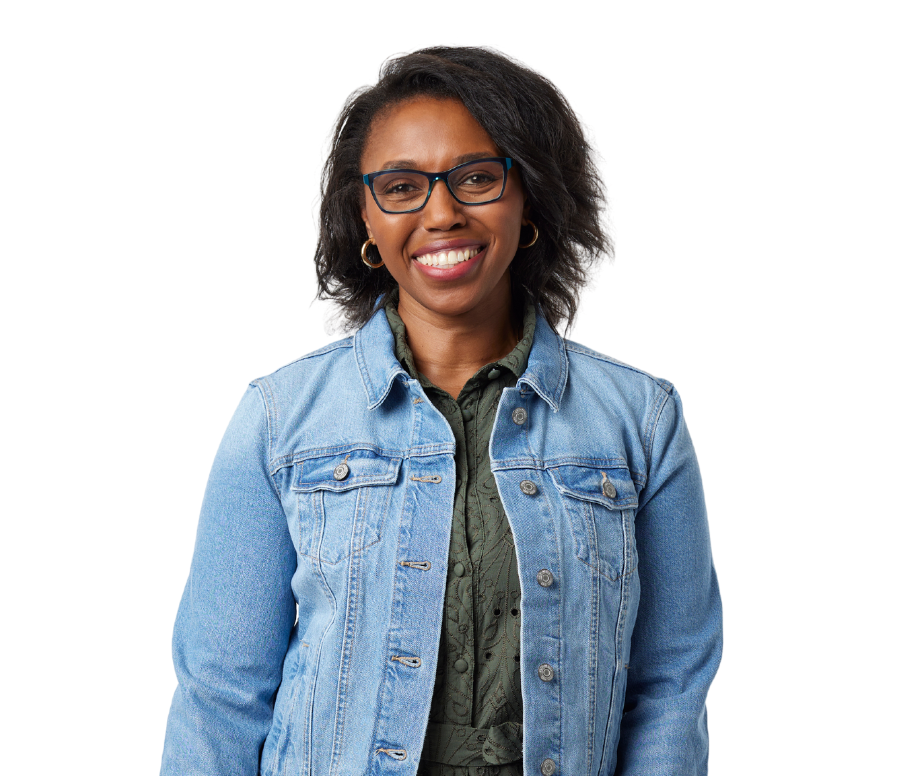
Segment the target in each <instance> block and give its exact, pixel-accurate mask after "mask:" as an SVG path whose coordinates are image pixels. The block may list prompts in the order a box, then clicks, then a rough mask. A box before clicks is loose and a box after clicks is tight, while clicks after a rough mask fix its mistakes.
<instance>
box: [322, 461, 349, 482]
mask: <svg viewBox="0 0 920 776" xmlns="http://www.w3.org/2000/svg"><path fill="white" fill-rule="evenodd" d="M327 471H328V469H327ZM348 471H349V469H348V464H347V463H340V464H339V465H338V466H336V467H335V468H334V469H333V470H332V476H333V477H334V478H335V479H336V480H339V481H340V482H341V481H342V480H344V479H345V478H346V477H347V476H348Z"/></svg>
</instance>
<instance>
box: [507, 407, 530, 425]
mask: <svg viewBox="0 0 920 776" xmlns="http://www.w3.org/2000/svg"><path fill="white" fill-rule="evenodd" d="M511 420H513V421H514V422H515V423H516V424H517V425H519V426H523V425H524V424H525V423H526V422H527V410H525V409H524V408H523V407H515V408H514V412H512V413H511Z"/></svg>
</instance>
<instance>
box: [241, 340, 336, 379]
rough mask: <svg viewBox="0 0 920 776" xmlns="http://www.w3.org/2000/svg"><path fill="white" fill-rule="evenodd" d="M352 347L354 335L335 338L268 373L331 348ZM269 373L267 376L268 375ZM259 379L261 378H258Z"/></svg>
mask: <svg viewBox="0 0 920 776" xmlns="http://www.w3.org/2000/svg"><path fill="white" fill-rule="evenodd" d="M352 347H354V337H345V338H344V339H340V340H337V341H336V342H330V343H329V344H328V345H324V346H323V347H321V348H318V349H317V350H313V351H311V352H310V353H306V354H304V355H302V356H301V357H300V358H295V359H294V360H293V361H291V362H289V363H287V364H285V365H284V366H279V367H278V368H277V369H276V370H274V371H273V372H271V373H270V375H273V374H276V373H278V372H280V371H281V370H282V369H287V368H288V367H289V366H294V364H299V363H300V362H301V361H306V360H307V359H310V358H316V357H317V356H324V355H326V353H331V352H332V351H333V350H341V349H342V348H352ZM270 375H269V376H270ZM259 379H260V380H261V379H262V378H259ZM253 383H255V381H253Z"/></svg>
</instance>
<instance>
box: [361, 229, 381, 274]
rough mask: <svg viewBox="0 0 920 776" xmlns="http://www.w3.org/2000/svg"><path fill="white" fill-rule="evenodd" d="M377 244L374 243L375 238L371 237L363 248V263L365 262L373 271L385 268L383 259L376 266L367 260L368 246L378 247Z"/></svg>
mask: <svg viewBox="0 0 920 776" xmlns="http://www.w3.org/2000/svg"><path fill="white" fill-rule="evenodd" d="M376 244H377V243H376V242H374V238H373V237H369V238H368V239H367V240H365V241H364V245H362V246H361V261H363V262H364V263H365V264H366V265H367V266H368V267H370V268H371V269H377V267H382V266H383V259H382V258H381V259H380V261H379V262H377V263H376V264H371V263H370V262H369V261H368V260H367V246H368V245H376Z"/></svg>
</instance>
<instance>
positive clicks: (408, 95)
mask: <svg viewBox="0 0 920 776" xmlns="http://www.w3.org/2000/svg"><path fill="white" fill-rule="evenodd" d="M420 96H426V97H436V98H443V99H457V100H459V101H460V102H462V103H463V104H464V105H465V106H466V108H467V110H469V112H470V113H471V114H472V116H473V117H474V118H475V119H476V121H478V122H479V124H480V125H481V126H482V127H483V129H485V131H486V132H487V133H488V134H489V136H490V137H491V138H492V140H493V142H494V143H495V145H496V146H497V147H498V148H499V150H500V152H501V155H502V156H509V157H511V158H512V159H514V164H515V166H516V167H517V168H518V170H519V171H520V173H521V180H522V183H523V187H524V192H525V193H526V194H527V197H528V200H529V204H530V212H529V216H528V217H529V218H530V220H531V221H532V222H533V223H534V224H536V225H537V227H538V228H539V230H540V238H539V239H538V240H537V242H536V243H535V244H534V245H533V247H531V248H528V249H526V250H524V251H520V252H519V253H518V254H517V255H516V256H515V257H514V259H513V260H512V262H511V279H512V293H513V295H514V299H515V301H516V303H518V304H519V303H520V302H521V301H522V300H523V299H524V298H528V297H529V298H530V299H531V300H532V301H533V302H534V303H535V304H536V305H537V307H538V308H539V309H540V310H541V312H542V313H543V315H544V316H545V318H546V319H547V321H548V322H549V323H550V325H551V326H553V328H558V327H559V325H560V324H561V323H562V322H567V323H568V324H569V325H571V322H572V320H573V318H574V316H575V312H576V310H577V307H578V298H579V294H580V292H581V289H582V288H583V286H584V285H585V283H586V282H587V280H588V269H589V268H590V267H591V266H592V265H593V263H594V262H596V261H597V260H598V259H599V258H600V257H601V256H603V255H604V254H606V253H609V254H611V255H612V252H613V249H612V243H611V241H610V238H609V237H608V235H607V232H606V230H605V229H604V227H603V225H602V222H601V212H602V209H603V206H604V202H605V199H604V187H603V184H602V182H601V180H600V178H599V176H598V173H597V168H596V166H595V164H594V160H593V156H592V149H591V146H590V145H589V143H588V141H587V140H586V138H585V135H584V132H583V131H582V128H581V125H580V123H579V121H578V118H577V116H576V115H575V112H574V111H573V110H572V108H571V106H570V105H569V104H568V102H567V101H566V99H565V98H564V97H563V96H562V95H561V94H560V93H559V91H558V90H557V89H556V87H555V86H553V84H552V83H550V82H549V81H548V80H547V79H546V78H544V77H543V76H541V75H540V74H539V73H536V72H534V71H533V70H530V69H528V68H526V67H524V66H523V65H521V64H520V63H518V62H515V61H514V60H512V59H510V58H509V57H507V56H505V55H504V54H501V53H499V52H497V51H494V50H491V49H487V48H476V47H462V48H448V47H434V48H426V49H421V50H420V51H415V52H413V53H411V54H406V55H403V56H399V57H394V58H392V59H389V60H387V61H386V62H384V64H383V65H382V66H381V68H380V80H379V81H378V82H377V84H376V85H375V86H371V87H365V88H362V89H359V90H358V91H356V92H354V93H353V94H352V95H351V96H350V97H349V99H348V101H347V102H346V104H345V107H344V108H342V112H341V114H340V115H339V118H338V121H337V122H336V125H335V130H334V134H333V136H332V148H331V150H330V152H329V158H328V159H327V160H326V164H325V166H324V168H323V177H322V202H321V205H320V215H319V241H318V242H317V245H316V254H315V257H314V258H315V261H316V274H317V278H318V281H319V291H318V293H317V297H318V298H320V299H332V300H333V301H335V302H336V303H337V304H338V305H339V306H340V308H341V310H342V312H343V313H344V316H345V321H344V323H345V328H347V329H348V328H357V327H359V326H361V325H363V324H364V323H366V322H367V320H368V319H369V318H370V317H371V316H372V315H373V314H374V312H375V310H376V309H377V307H378V306H379V304H380V303H379V302H378V300H380V299H381V298H382V299H384V300H385V299H387V298H389V296H390V295H391V294H393V293H395V292H396V290H397V286H396V281H395V280H394V279H393V277H392V276H391V275H390V273H388V272H384V271H376V272H375V271H373V270H370V269H368V267H366V266H365V265H364V264H363V263H362V261H361V257H360V251H361V245H362V244H363V243H364V241H365V240H366V239H367V236H366V234H365V229H364V223H363V221H362V220H361V205H362V203H363V201H364V191H363V188H364V183H363V182H362V179H361V166H360V165H361V155H362V153H363V151H364V145H365V142H366V140H367V137H368V134H369V131H370V128H371V125H372V123H373V121H374V119H375V118H376V117H378V116H379V115H380V114H381V111H384V110H386V109H388V108H391V107H393V106H395V105H397V104H399V103H401V102H404V101H406V100H411V99H413V98H415V97H420ZM525 237H526V236H525Z"/></svg>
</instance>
